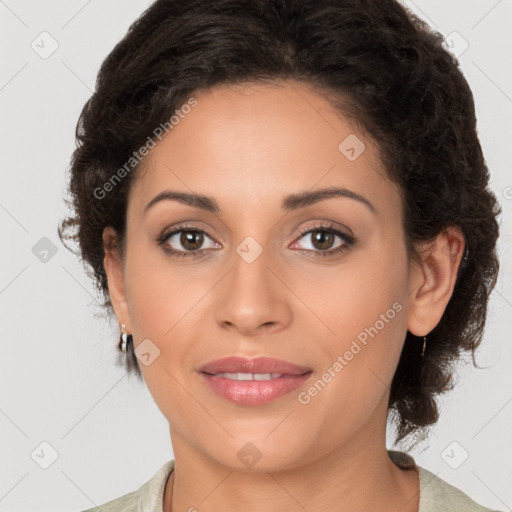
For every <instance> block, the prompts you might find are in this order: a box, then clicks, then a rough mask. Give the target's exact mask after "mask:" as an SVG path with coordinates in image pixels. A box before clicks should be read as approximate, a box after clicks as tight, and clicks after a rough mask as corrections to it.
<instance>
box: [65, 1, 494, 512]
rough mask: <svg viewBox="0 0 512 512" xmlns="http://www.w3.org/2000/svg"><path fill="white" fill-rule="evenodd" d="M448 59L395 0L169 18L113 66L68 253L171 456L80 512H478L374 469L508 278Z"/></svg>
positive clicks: (88, 148)
mask: <svg viewBox="0 0 512 512" xmlns="http://www.w3.org/2000/svg"><path fill="white" fill-rule="evenodd" d="M441 43H442V38H441V36H440V35H438V34H435V33H432V32H431V31H430V29H429V28H428V27H427V26H426V25H425V24H423V23H422V22H421V21H419V20H418V19H417V18H415V17H414V16H413V15H412V14H410V13H408V12H406V11H405V10H404V8H403V7H401V6H400V4H398V3H396V2H395V1H392V0H386V1H379V2H369V1H356V0H345V1H341V0H337V1H334V0H322V1H318V0H315V1H314V2H313V1H298V0H296V1H293V0H288V1H287V0H257V1H255V0H251V1H242V0H233V1H227V0H221V1H217V2H199V1H195V0H192V1H190V0H187V1H185V0H170V1H163V0H159V1H157V2H155V3H154V4H153V5H152V6H151V7H150V8H149V9H148V10H147V11H146V12H145V13H144V14H143V15H142V16H141V17H140V18H139V19H138V20H137V21H136V22H135V23H134V24H133V25H132V26H131V27H130V30H129V31H128V33H127V34H126V36H125V37H124V38H123V40H122V41H121V42H120V43H119V44H118V45H117V46H116V47H115V48H114V50H113V51H112V52H111V53H110V55H109V56H108V57H107V59H106V60H105V62H104V63H103V65H102V67H101V69H100V72H99V75H98V81H97V86H96V91H95V93H94V94H93V96H92V97H91V99H90V100H89V101H88V102H87V104H86V105H85V107H84V109H83V111H82V114H81V117H80V120H79V124H78V127H77V140H78V147H77V149H76V151H75V153H74V155H73V161H72V166H71V181H70V192H71V196H72V200H73V206H74V217H72V218H69V219H66V220H65V221H64V222H63V224H62V226H61V234H62V237H63V238H66V237H67V238H68V239H72V240H75V241H77V242H78V244H79V248H80V255H81V257H82V258H83V260H84V261H85V262H86V264H87V265H89V266H90V267H91V268H92V270H93V276H94V279H95V280H96V283H97V284H98V287H99V288H100V289H101V290H102V292H103V293H104V296H105V306H106V308H107V310H108V311H109V312H111V313H112V314H114V315H115V317H116V319H117V321H118V322H119V324H120V328H121V336H120V343H119V347H120V349H121V352H122V357H123V358H124V360H123V364H126V367H127V370H128V371H130V372H135V373H136V374H137V375H139V376H140V377H141V378H142V379H143V380H144V382H145V383H146V385H147V386H148V389H149V391H150V392H151V394H152V396H153V398H154V400H155V402H156V403H157V405H158V407H159V408H160V410H161V411H162V413H163V414H164V416H165V417H166V419H167V420H168V422H169V430H170V436H171V440H172V444H173V450H174V459H173V460H171V461H169V462H167V463H166V464H165V465H164V466H163V467H162V468H160V470H159V471H158V472H157V473H155V475H154V476H153V477H152V478H151V480H149V481H148V482H147V483H146V484H144V485H143V486H141V488H140V489H138V490H136V491H134V492H133V493H130V494H128V495H125V496H122V497H120V498H118V499H115V500H113V501H111V502H109V503H108V504H106V505H103V506H102V507H98V508H94V509H90V510H91V511H92V510H98V511H99V510H102V511H121V510H124V511H128V510H144V511H155V512H156V511H158V512H160V511H166V512H169V511H171V510H172V511H178V510H189V511H194V510H198V511H219V510H222V511H230V510H235V509H236V510H239V509H240V508H243V509H244V510H254V511H256V510H258V511H263V510H264V511H269V512H271V511H277V510H279V511H281V510H308V511H309V512H313V511H317V510H344V511H359V510H361V511H363V510H364V511H368V510H379V511H397V510H400V511H402V512H417V511H419V512H427V511H431V510H443V511H445V510H454V511H455V510H456V511H461V510H465V511H466V510H467V511H473V510H474V511H484V510H489V509H487V508H485V507H483V506H481V505H479V504H477V503H476V502H474V501H473V500H472V499H471V498H469V497H468V496H467V495H465V494H464V493H462V492H461V491H459V490H458V489H456V488H455V487H453V486H451V485H449V484H448V483H447V482H444V481H443V480H442V479H440V478H439V477H437V476H435V475H434V474H433V473H430V472H429V471H427V470H426V469H424V468H422V467H419V466H417V465H416V463H415V461H414V459H413V458H412V457H411V456H410V455H408V454H407V453H405V452H399V451H393V450H387V449H386V421H387V418H388V415H390V414H392V419H393V420H394V421H395V422H396V427H397V428H396V432H397V436H396V441H402V440H405V439H410V438H411V436H414V437H415V438H416V439H419V438H421V436H422V435H424V434H425V432H426V431H427V428H428V426H429V425H432V424H434V423H435V422H436V421H437V418H438V409H437V405H436V397H437V396H438V395H439V394H440V393H442V392H444V391H446V390H448V389H450V386H451V375H452V372H453V367H454V364H455V363H456V361H457V359H458V357H459V355H460V354H461V353H462V352H463V351H469V352H472V353H474V351H475V349H476V348H477V346H478V345H479V343H480V341H481V339H482V334H483V329H484V324H485V318H486V306H487V301H488V297H489V294H490V292H491V290H492V289H493V287H494V285H495V282H496V276H497V272H498V260H497V257H496V249H495V247H496V240H497V237H498V224H497V221H496V217H497V215H498V214H499V208H498V205H497V202H496V199H495V197H494V195H493V194H492V193H491V192H490V190H489V188H488V180H489V174H488V170H487V167H486V165H485V162H484V159H483V155H482V151H481V146H480V143H479V140H478V137H477V134H476V128H475V114H474V104H473V98H472V94H471V91H470V89H469V87H468V84H467V82H466V80H465V79H464V77H463V76H462V74H461V72H460V70H459V68H458V66H457V63H456V61H455V59H454V58H453V57H452V56H450V55H449V54H448V53H447V52H446V51H445V50H444V49H443V48H442V45H441ZM70 228H76V231H74V232H72V233H70V232H69V231H70Z"/></svg>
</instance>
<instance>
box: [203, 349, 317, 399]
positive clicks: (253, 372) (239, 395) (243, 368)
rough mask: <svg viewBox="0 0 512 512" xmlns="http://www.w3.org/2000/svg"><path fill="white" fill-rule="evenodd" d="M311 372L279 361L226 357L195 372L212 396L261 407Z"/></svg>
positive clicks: (290, 389)
mask: <svg viewBox="0 0 512 512" xmlns="http://www.w3.org/2000/svg"><path fill="white" fill-rule="evenodd" d="M312 373H313V370H312V369H311V368H307V367H304V366H299V365H296V364H293V363H290V362H288V361H283V360H281V359H273V358H268V357H258V358H255V359H246V358H242V357H227V358H223V359H218V360H216V361H212V362H210V363H207V364H206V365H204V366H202V367H201V368H200V369H199V374H200V376H201V378H202V381H203V382H204V383H205V384H206V385H207V386H208V387H209V388H210V389H211V390H212V391H214V392H215V393H216V394H218V395H219V396H221V397H223V398H225V399H227V400H229V401H230V402H234V403H237V404H240V405H263V404H266V403H269V402H272V401H274V400H276V399H277V398H280V397H282V396H284V395H287V394H289V393H291V392H292V391H294V390H295V389H297V388H298V387H299V386H301V385H303V384H304V383H305V382H306V381H307V380H308V379H309V378H310V376H311V374H312Z"/></svg>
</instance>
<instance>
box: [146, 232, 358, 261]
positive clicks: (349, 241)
mask: <svg viewBox="0 0 512 512" xmlns="http://www.w3.org/2000/svg"><path fill="white" fill-rule="evenodd" d="M183 231H189V232H193V233H201V234H203V235H206V236H207V237H208V238H211V237H210V235H208V233H207V232H206V231H203V230H202V229H199V228H196V227H192V226H186V225H185V226H178V227H177V228H176V229H174V230H173V231H171V232H169V233H165V232H163V233H162V234H161V235H160V236H158V238H157V239H156V242H157V244H158V245H160V246H162V247H163V250H164V251H165V252H166V253H167V254H169V255H170V256H171V257H174V258H187V257H190V256H192V257H198V256H201V255H202V254H203V253H205V252H208V251H209V250H210V249H200V250H197V251H176V250H175V249H168V248H167V247H164V244H165V243H166V242H167V240H169V238H171V237H172V236H173V235H175V234H177V233H181V232H183ZM315 231H325V232H327V233H331V234H333V235H337V236H338V237H339V238H341V239H342V241H343V242H344V243H343V244H342V245H340V246H339V247H337V248H336V249H330V250H328V251H312V250H311V249H296V250H297V251H298V252H300V253H301V254H302V253H303V252H306V253H310V252H314V253H315V254H318V255H319V256H320V257H323V258H325V257H329V256H333V255H335V254H341V253H342V252H344V251H346V250H347V249H350V248H351V247H353V246H354V245H355V243H356V240H355V238H354V237H352V236H350V235H348V234H346V233H343V232H342V231H339V230H338V229H336V228H334V227H333V226H332V225H326V224H319V225H317V226H313V227H308V228H304V229H302V230H301V231H300V233H299V236H298V238H297V240H299V239H300V238H302V237H303V236H304V235H306V234H309V233H314V232H315Z"/></svg>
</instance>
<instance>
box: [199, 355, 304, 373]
mask: <svg viewBox="0 0 512 512" xmlns="http://www.w3.org/2000/svg"><path fill="white" fill-rule="evenodd" d="M199 371H200V372H203V373H209V374H212V375H213V374H216V373H281V374H283V375H285V374H286V375H303V374H305V373H308V372H310V371H312V370H311V368H307V367H305V366H299V365H297V364H293V363H290V362H289V361H284V360H282V359H274V358H271V357H265V356H260V357H255V358H253V359H247V358H245V357H239V356H230V357H223V358H222V359H216V360H214V361H210V362H209V363H206V364H205V365H203V366H202V367H201V368H200V369H199Z"/></svg>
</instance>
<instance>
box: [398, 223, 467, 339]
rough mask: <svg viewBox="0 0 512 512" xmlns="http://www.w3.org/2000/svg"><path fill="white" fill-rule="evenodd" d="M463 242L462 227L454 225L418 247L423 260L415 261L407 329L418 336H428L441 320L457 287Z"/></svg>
mask: <svg viewBox="0 0 512 512" xmlns="http://www.w3.org/2000/svg"><path fill="white" fill-rule="evenodd" d="M464 245H465V242H464V235H463V234H462V232H461V231H460V229H459V228H458V227H455V226H451V227H449V228H446V229H445V230H444V231H442V232H441V233H440V234H439V235H438V236H437V237H436V239H435V240H434V241H433V242H428V243H426V244H423V245H422V246H420V247H417V249H419V253H420V254H421V262H419V263H418V262H416V261H413V263H412V268H411V272H410V279H409V293H410V298H411V300H410V309H409V313H408V319H407V329H408V330H409V332H411V333H412V334H414V335H415V336H426V335H427V334H428V333H429V332H430V331H432V329H434V327H436V325H437V324H438V323H439V322H440V320H441V317H442V316H443V313H444V311H445V309H446V306H447V305H448V302H449V300H450V298H451V296H452V293H453V288H454V287H455V282H456V279H457V272H458V269H459V265H460V262H461V260H462V255H463V252H464Z"/></svg>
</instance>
